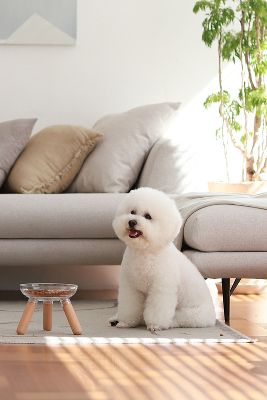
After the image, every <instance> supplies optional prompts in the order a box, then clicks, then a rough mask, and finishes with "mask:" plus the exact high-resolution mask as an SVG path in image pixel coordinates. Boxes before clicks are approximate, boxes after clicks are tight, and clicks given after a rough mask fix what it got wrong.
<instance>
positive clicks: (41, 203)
mask: <svg viewBox="0 0 267 400" xmlns="http://www.w3.org/2000/svg"><path fill="white" fill-rule="evenodd" d="M123 196H125V194H122V193H121V194H119V193H117V194H116V193H113V194H112V193H104V194H99V193H92V194H80V193H79V194H78V193H77V194H71V193H64V194H47V195H43V194H1V195H0V210H1V224H0V239H16V238H18V239H36V238H39V239H45V238H49V239H50V238H58V239H68V238H69V239H82V238H85V239H99V238H100V239H102V238H106V239H108V238H116V235H115V233H114V231H113V228H112V220H113V217H114V214H115V211H116V209H117V206H118V204H119V202H120V201H121V200H122V199H123Z"/></svg>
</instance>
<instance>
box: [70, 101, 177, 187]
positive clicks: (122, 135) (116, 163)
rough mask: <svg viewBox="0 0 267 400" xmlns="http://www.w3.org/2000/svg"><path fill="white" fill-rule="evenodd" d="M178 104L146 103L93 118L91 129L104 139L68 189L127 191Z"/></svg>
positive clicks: (165, 131) (166, 127) (166, 126)
mask: <svg viewBox="0 0 267 400" xmlns="http://www.w3.org/2000/svg"><path fill="white" fill-rule="evenodd" d="M178 107H179V103H162V104H153V105H147V106H143V107H138V108H134V109H132V110H129V111H127V112H124V113H120V114H113V115H109V116H106V117H104V118H101V119H100V120H99V121H97V122H96V124H95V125H94V127H93V129H94V130H96V131H97V132H100V133H102V134H104V140H103V141H102V142H101V143H99V145H98V146H97V147H96V149H95V150H94V152H93V153H92V154H91V155H90V157H88V158H87V159H86V161H85V163H84V164H83V166H82V168H81V170H80V172H79V174H78V176H77V177H76V179H75V180H74V182H73V183H72V185H71V187H70V189H69V191H70V192H80V193H81V192H89V193H90V192H95V193H104V192H107V193H111V192H122V193H125V192H128V191H129V190H130V189H131V187H132V186H133V184H134V183H135V181H136V179H137V177H138V174H139V172H140V170H141V168H142V165H143V163H144V160H145V158H146V156H147V154H148V153H149V150H150V148H151V147H152V146H153V144H154V143H155V142H156V141H157V140H158V139H159V138H160V137H162V136H163V135H164V134H165V133H167V131H168V124H169V122H170V120H171V119H172V118H171V117H173V116H174V115H175V112H176V111H177V109H178Z"/></svg>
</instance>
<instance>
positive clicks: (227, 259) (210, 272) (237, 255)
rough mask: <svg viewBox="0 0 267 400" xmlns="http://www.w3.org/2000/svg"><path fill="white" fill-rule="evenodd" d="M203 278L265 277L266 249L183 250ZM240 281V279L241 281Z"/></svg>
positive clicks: (266, 269) (266, 271)
mask: <svg viewBox="0 0 267 400" xmlns="http://www.w3.org/2000/svg"><path fill="white" fill-rule="evenodd" d="M184 254H185V255H186V257H188V258H189V260H191V261H192V262H193V263H194V264H195V265H196V266H197V268H198V270H199V272H200V273H201V274H202V275H203V276H204V277H205V278H213V279H218V278H222V277H224V278H240V277H242V278H253V279H267V268H266V265H267V251H247V252H246V251H228V252H227V251H221V252H211V253H207V252H203V251H196V250H186V251H184ZM241 282H242V281H241Z"/></svg>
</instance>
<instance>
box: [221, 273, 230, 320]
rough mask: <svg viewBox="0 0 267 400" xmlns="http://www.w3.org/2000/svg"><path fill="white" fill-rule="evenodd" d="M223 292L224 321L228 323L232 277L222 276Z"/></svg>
mask: <svg viewBox="0 0 267 400" xmlns="http://www.w3.org/2000/svg"><path fill="white" fill-rule="evenodd" d="M222 294H223V309H224V321H225V323H226V324H227V325H229V322H230V278H222Z"/></svg>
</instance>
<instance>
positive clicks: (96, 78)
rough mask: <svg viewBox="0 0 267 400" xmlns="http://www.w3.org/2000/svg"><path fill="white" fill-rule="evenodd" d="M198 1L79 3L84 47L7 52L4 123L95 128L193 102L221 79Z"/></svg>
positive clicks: (1, 76)
mask: <svg viewBox="0 0 267 400" xmlns="http://www.w3.org/2000/svg"><path fill="white" fill-rule="evenodd" d="M193 4H194V1H192V0H78V39H77V44H76V46H73V47H64V46H56V47H53V46H13V47H12V46H6V47H5V46H1V47H0V60H1V62H0V72H1V73H0V87H1V100H2V101H1V107H0V120H5V119H9V118H16V117H27V116H28V117H31V116H36V117H38V118H39V123H38V125H37V129H39V128H41V127H43V126H45V125H48V124H52V123H64V122H69V123H81V124H87V125H91V124H92V123H94V121H95V120H96V119H97V118H98V117H100V116H101V115H103V114H105V113H109V112H114V111H115V112H116V111H122V110H125V109H127V108H130V107H133V106H137V105H141V104H145V103H153V102H161V101H166V100H170V101H176V100H179V101H182V102H184V103H187V102H188V101H191V100H192V99H193V98H194V97H195V96H196V95H198V94H199V92H200V91H201V90H202V89H203V88H205V87H206V85H207V84H208V83H209V82H210V81H211V79H212V78H213V77H214V76H215V75H216V52H215V50H210V49H207V48H206V47H205V46H204V45H203V44H202V42H201V18H200V17H199V16H196V15H194V14H193V12H192V7H193Z"/></svg>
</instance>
